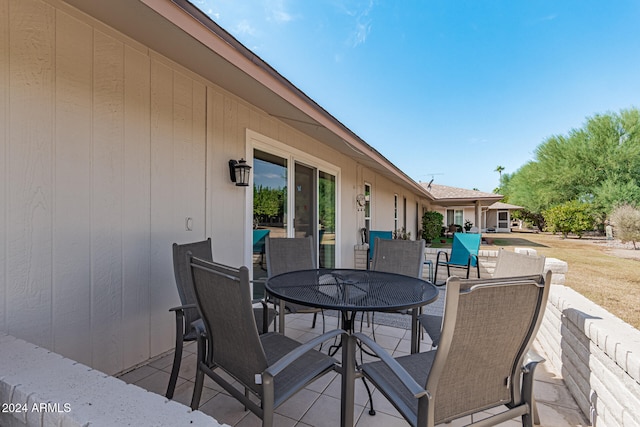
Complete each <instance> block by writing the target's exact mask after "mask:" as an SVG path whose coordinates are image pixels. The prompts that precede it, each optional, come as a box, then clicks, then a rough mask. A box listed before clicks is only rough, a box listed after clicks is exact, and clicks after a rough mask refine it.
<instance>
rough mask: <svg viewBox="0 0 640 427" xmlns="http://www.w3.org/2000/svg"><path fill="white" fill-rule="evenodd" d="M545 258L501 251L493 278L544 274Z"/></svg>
mask: <svg viewBox="0 0 640 427" xmlns="http://www.w3.org/2000/svg"><path fill="white" fill-rule="evenodd" d="M545 260H546V259H545V257H544V256H535V255H528V254H523V253H517V252H511V251H507V250H504V249H500V251H499V252H498V259H497V261H496V268H495V270H494V271H493V275H492V277H513V276H527V275H530V274H542V273H543V272H544V263H545Z"/></svg>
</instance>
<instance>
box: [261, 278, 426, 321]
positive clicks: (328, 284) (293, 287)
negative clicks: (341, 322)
mask: <svg viewBox="0 0 640 427" xmlns="http://www.w3.org/2000/svg"><path fill="white" fill-rule="evenodd" d="M265 287H266V289H267V291H268V292H269V293H271V294H272V295H274V296H276V297H278V298H281V299H283V300H285V301H289V302H294V303H298V304H303V305H307V306H310V307H317V308H324V309H333V310H341V311H345V310H348V311H394V310H402V309H410V308H415V307H419V306H422V305H425V304H429V303H430V302H433V301H435V300H436V299H437V298H438V290H437V289H436V287H435V286H434V285H433V284H431V283H429V282H427V281H424V280H422V279H418V278H415V277H409V276H403V275H400V274H392V273H383V272H380V271H371V270H346V269H319V270H301V271H293V272H288V273H284V274H279V275H277V276H273V277H271V278H270V279H269V280H267V283H266V285H265Z"/></svg>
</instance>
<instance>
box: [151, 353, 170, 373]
mask: <svg viewBox="0 0 640 427" xmlns="http://www.w3.org/2000/svg"><path fill="white" fill-rule="evenodd" d="M149 366H151V367H152V368H156V369H162V370H163V371H165V372H171V367H172V366H173V351H172V352H170V353H168V354H166V355H164V356H162V357H158V358H157V359H154V360H153V361H151V362H149Z"/></svg>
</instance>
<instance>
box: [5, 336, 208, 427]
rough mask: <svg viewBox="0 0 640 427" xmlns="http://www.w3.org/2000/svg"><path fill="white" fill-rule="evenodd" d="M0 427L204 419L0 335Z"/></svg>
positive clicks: (191, 422)
mask: <svg viewBox="0 0 640 427" xmlns="http://www.w3.org/2000/svg"><path fill="white" fill-rule="evenodd" d="M0 405H2V408H0V425H1V426H3V427H18V426H20V427H23V426H33V427H42V426H57V427H80V426H88V425H91V426H105V427H111V426H127V425H128V426H179V425H189V426H208V427H220V424H218V422H216V420H214V419H213V418H211V417H210V416H208V415H206V414H204V413H202V412H199V411H191V409H190V408H189V407H187V406H185V405H182V404H180V403H177V402H174V401H172V400H168V399H166V398H165V397H164V396H160V395H158V394H155V393H151V392H148V391H146V390H144V389H142V388H140V387H138V386H135V385H131V384H126V383H125V382H123V381H121V380H119V379H117V378H114V377H111V376H109V375H106V374H104V373H102V372H100V371H96V370H94V369H91V368H89V367H87V366H85V365H82V364H80V363H77V362H75V361H73V360H71V359H67V358H64V357H62V356H60V355H59V354H56V353H53V352H51V351H49V350H46V349H44V348H41V347H38V346H36V345H34V344H30V343H28V342H26V341H23V340H20V339H17V338H15V337H13V336H10V335H5V334H0Z"/></svg>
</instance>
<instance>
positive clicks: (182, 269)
mask: <svg viewBox="0 0 640 427" xmlns="http://www.w3.org/2000/svg"><path fill="white" fill-rule="evenodd" d="M189 252H191V254H192V255H193V256H195V257H197V258H201V259H204V260H206V261H212V260H213V255H212V252H211V238H209V239H207V240H202V241H200V242H193V243H185V244H182V245H179V244H177V243H174V244H173V274H174V275H175V278H176V286H177V288H178V295H179V296H180V303H181V304H182V305H187V304H195V303H196V295H195V292H194V290H193V283H192V281H191V275H190V273H189V268H190V267H189V264H188V263H187V253H189ZM184 316H185V324H186V325H190V324H191V323H192V322H194V321H195V320H198V319H199V318H200V315H199V314H198V311H197V310H185V312H184Z"/></svg>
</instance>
